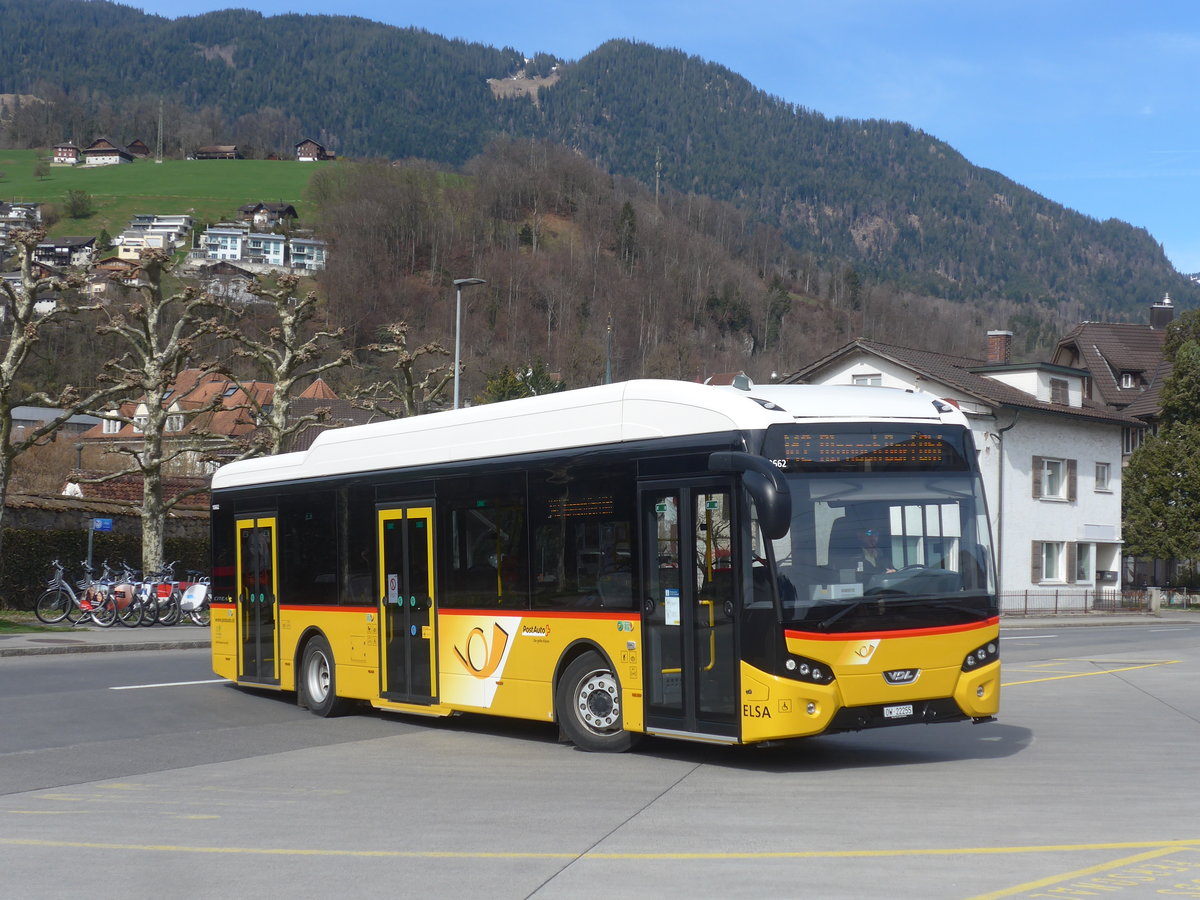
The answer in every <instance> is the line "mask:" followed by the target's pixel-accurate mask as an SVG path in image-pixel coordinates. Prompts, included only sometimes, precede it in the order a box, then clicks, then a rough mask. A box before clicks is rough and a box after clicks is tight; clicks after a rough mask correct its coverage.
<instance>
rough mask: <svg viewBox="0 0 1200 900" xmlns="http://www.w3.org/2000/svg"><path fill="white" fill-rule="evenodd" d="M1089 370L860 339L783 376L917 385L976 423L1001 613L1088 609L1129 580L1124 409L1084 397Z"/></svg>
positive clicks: (801, 379)
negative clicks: (1125, 575) (1124, 576)
mask: <svg viewBox="0 0 1200 900" xmlns="http://www.w3.org/2000/svg"><path fill="white" fill-rule="evenodd" d="M1085 377H1086V373H1084V372H1082V371H1081V370H1077V369H1069V368H1066V367H1063V366H1052V365H1047V364H1030V365H1011V364H1007V363H1004V362H1002V361H998V360H993V361H991V362H989V361H987V360H973V359H968V358H963V357H952V356H947V355H944V354H937V353H929V352H927V351H917V350H913V349H911V348H905V347H895V346H892V345H886V344H880V343H877V342H874V341H865V340H860V341H855V342H853V343H851V344H848V345H846V346H845V347H842V348H841V349H839V350H837V351H835V352H834V353H832V354H830V355H829V356H826V357H825V358H824V359H822V360H818V361H817V362H816V363H813V364H812V365H811V366H808V367H807V368H805V369H802V370H801V371H800V372H797V373H795V374H794V375H792V376H789V377H788V378H787V379H785V380H786V381H788V382H807V383H812V384H872V385H882V386H884V387H897V388H911V389H916V388H919V389H921V390H924V391H929V392H931V393H933V394H935V395H937V396H939V397H943V398H945V399H947V400H949V401H951V402H953V403H955V404H957V405H958V406H959V408H961V409H962V410H963V412H964V413H966V415H967V418H968V420H969V422H970V423H971V431H972V436H973V438H974V441H975V447H976V451H977V453H978V457H979V463H980V470H981V473H982V477H983V481H984V490H985V493H986V496H987V501H988V516H989V520H990V523H991V528H992V539H993V544H994V546H995V550H996V565H997V575H998V578H997V582H998V589H999V591H1000V594H1001V609H1002V610H1008V611H1013V612H1016V611H1034V610H1042V609H1047V608H1051V607H1052V608H1054V609H1056V610H1063V609H1066V610H1069V609H1072V608H1075V609H1082V608H1084V607H1085V605H1086V604H1089V603H1091V602H1092V600H1093V598H1094V595H1095V593H1096V592H1098V591H1101V592H1103V591H1113V590H1119V589H1120V588H1121V583H1120V569H1121V565H1120V560H1121V482H1120V479H1121V446H1122V445H1121V439H1122V430H1123V429H1124V428H1125V427H1128V424H1129V423H1128V421H1127V417H1125V416H1123V415H1120V414H1114V413H1112V412H1110V411H1106V410H1103V409H1100V408H1098V406H1097V405H1094V404H1090V403H1089V402H1088V401H1085V400H1084V391H1085V382H1084V379H1085Z"/></svg>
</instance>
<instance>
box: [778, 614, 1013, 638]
mask: <svg viewBox="0 0 1200 900" xmlns="http://www.w3.org/2000/svg"><path fill="white" fill-rule="evenodd" d="M998 624H1000V617H999V616H993V617H992V618H990V619H988V620H986V621H984V622H972V623H969V624H966V625H941V626H938V627H936V628H907V629H896V630H893V631H851V632H846V633H843V634H825V633H820V634H818V633H817V632H815V631H796V630H794V629H791V628H788V629H784V632H783V634H784V637H790V638H795V639H796V640H800V641H866V640H874V639H876V638H906V637H927V636H928V635H931V634H956V633H958V632H962V631H978V630H980V629H983V628H990V627H991V626H993V625H998Z"/></svg>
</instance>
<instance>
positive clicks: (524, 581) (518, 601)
mask: <svg viewBox="0 0 1200 900" xmlns="http://www.w3.org/2000/svg"><path fill="white" fill-rule="evenodd" d="M523 482H524V478H523V477H522V476H521V475H519V474H516V475H513V474H510V475H507V476H505V477H488V478H462V479H456V480H454V481H452V482H447V484H446V488H445V489H444V490H441V491H439V500H440V501H441V503H440V505H439V511H438V515H439V518H440V520H441V522H442V532H441V537H442V541H443V542H444V546H443V549H442V550H441V551H439V556H440V557H441V558H442V560H443V564H442V571H441V573H440V582H439V583H440V588H439V597H440V600H439V602H440V605H442V606H445V607H449V608H457V609H484V610H487V609H528V608H529V574H528V573H529V550H528V541H527V539H526V528H527V521H526V520H527V516H526V510H525V492H524V490H523Z"/></svg>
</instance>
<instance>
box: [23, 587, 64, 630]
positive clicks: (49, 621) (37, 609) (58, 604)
mask: <svg viewBox="0 0 1200 900" xmlns="http://www.w3.org/2000/svg"><path fill="white" fill-rule="evenodd" d="M72 606H74V604H73V603H72V602H71V595H70V594H68V593H67V592H66V591H65V590H63V589H62V588H60V587H56V588H50V590H48V591H43V592H42V595H41V596H40V597H38V599H37V603H36V604H35V605H34V607H33V613H34V615H36V616H37V617H38V621H39V622H43V623H45V624H46V625H56V624H58V623H59V622H61V621H62V620H63V619H65V618H66V617H67V613H69V612H70V611H71V607H72Z"/></svg>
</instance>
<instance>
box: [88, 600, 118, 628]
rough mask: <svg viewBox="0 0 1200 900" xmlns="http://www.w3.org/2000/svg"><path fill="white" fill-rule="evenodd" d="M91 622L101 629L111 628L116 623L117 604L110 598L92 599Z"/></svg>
mask: <svg viewBox="0 0 1200 900" xmlns="http://www.w3.org/2000/svg"><path fill="white" fill-rule="evenodd" d="M91 604H92V621H93V622H95V623H96V624H97V625H99V626H100V627H101V628H111V627H112V625H113V623H114V622H116V621H117V604H116V603H115V602H114V601H113V598H112V597H108V596H104V597H93V598H92V601H91Z"/></svg>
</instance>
